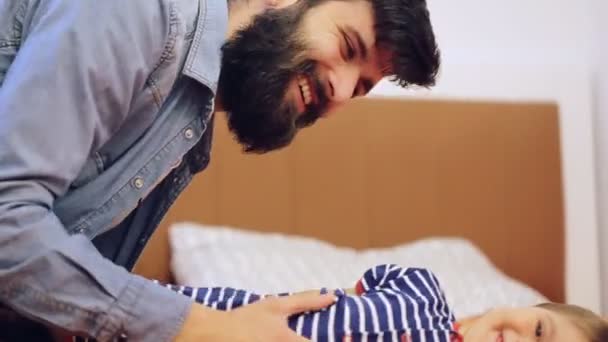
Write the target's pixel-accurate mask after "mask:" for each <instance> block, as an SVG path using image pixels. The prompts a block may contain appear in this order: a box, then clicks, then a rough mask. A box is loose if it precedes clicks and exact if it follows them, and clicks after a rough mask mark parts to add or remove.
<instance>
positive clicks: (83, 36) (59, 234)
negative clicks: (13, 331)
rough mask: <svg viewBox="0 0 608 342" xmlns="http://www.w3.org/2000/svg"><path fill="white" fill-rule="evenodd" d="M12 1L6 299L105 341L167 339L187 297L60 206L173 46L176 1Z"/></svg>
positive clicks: (6, 103) (0, 185)
mask: <svg viewBox="0 0 608 342" xmlns="http://www.w3.org/2000/svg"><path fill="white" fill-rule="evenodd" d="M8 1H9V2H8V4H10V1H13V3H16V2H19V1H20V3H22V4H24V6H26V7H27V11H26V12H25V15H24V16H23V18H21V22H20V23H19V24H20V25H22V26H23V27H22V28H21V29H22V30H23V41H22V44H21V46H20V49H19V52H18V53H17V55H16V57H15V59H14V61H13V62H12V64H11V66H10V68H9V69H8V71H7V73H6V77H5V79H4V82H3V84H2V87H1V88H0V301H2V302H3V303H5V304H6V305H8V306H10V307H12V308H13V309H14V310H16V311H17V312H19V313H21V314H23V315H24V316H26V317H30V318H32V319H34V320H37V321H40V322H43V323H45V324H48V325H51V326H55V327H61V328H64V329H67V330H69V331H72V332H78V333H80V334H84V335H88V336H91V337H94V338H97V339H98V340H103V341H105V340H110V339H111V338H112V337H115V336H118V335H120V334H125V335H127V336H128V337H129V339H130V340H134V341H169V340H171V339H172V338H173V336H174V335H175V334H176V333H177V331H178V329H179V327H180V326H181V324H182V322H183V320H184V318H185V315H186V314H187V312H188V310H189V308H190V306H191V305H192V304H191V303H192V301H191V300H189V299H188V298H187V297H185V296H181V295H178V294H176V293H174V292H173V291H170V290H168V289H166V288H163V287H160V286H157V285H155V284H153V283H152V282H151V281H149V280H146V279H144V278H141V277H139V276H136V275H133V274H130V273H129V272H127V271H126V270H125V269H123V268H120V267H118V266H116V265H114V264H113V263H111V262H110V261H108V260H106V259H104V258H103V257H102V256H101V255H100V254H99V253H98V252H97V251H96V250H95V248H94V246H93V245H92V243H91V242H90V241H89V240H88V239H87V238H86V237H85V236H83V235H72V236H70V235H68V234H67V233H66V230H65V227H64V226H63V225H62V222H61V221H60V220H59V218H58V217H57V216H56V215H55V214H54V212H53V203H54V200H55V199H56V198H57V197H60V196H62V194H64V193H65V192H66V191H67V189H68V188H69V185H70V183H71V182H72V181H73V180H74V178H75V177H76V175H77V174H78V172H79V170H80V168H81V167H82V165H83V163H84V162H85V160H86V157H87V156H88V155H89V154H90V153H91V151H92V150H93V149H94V148H96V147H98V146H100V145H101V144H103V143H104V142H105V141H107V139H108V138H109V137H110V136H111V134H112V133H113V132H114V131H115V130H116V129H117V128H118V127H119V126H120V124H121V122H122V121H123V120H124V117H125V116H126V115H127V113H128V112H129V106H130V102H131V101H132V99H133V98H135V97H136V95H137V94H138V92H141V91H143V89H144V86H145V82H146V79H147V77H148V75H149V74H150V73H151V72H152V70H153V68H155V66H156V65H157V63H158V62H159V60H161V59H162V58H165V57H166V56H165V55H164V54H165V53H166V51H167V50H166V49H167V46H170V45H171V44H170V42H168V40H169V39H170V37H169V34H168V32H170V29H169V26H170V25H171V24H172V20H171V19H170V18H169V14H168V11H169V10H168V9H167V8H166V5H165V4H164V3H162V2H161V0H134V1H119V0H103V1H97V0H95V1H92V0H91V1H88V0H78V1H72V0H36V1H34V0H31V1H30V0H8ZM5 4H7V3H3V6H4V5H5ZM3 6H0V20H7V19H6V18H5V16H4V15H3V14H4V13H1V12H2V10H3V8H4V7H6V6H4V7H3ZM3 26H7V25H3ZM17 26H18V25H17Z"/></svg>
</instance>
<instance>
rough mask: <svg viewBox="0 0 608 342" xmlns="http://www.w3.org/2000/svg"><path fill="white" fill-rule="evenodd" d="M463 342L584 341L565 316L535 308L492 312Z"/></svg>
mask: <svg viewBox="0 0 608 342" xmlns="http://www.w3.org/2000/svg"><path fill="white" fill-rule="evenodd" d="M463 337H464V341H465V342H573V341H577V342H578V341H580V342H586V341H587V339H585V337H584V336H583V335H582V333H581V332H580V331H579V330H578V328H577V327H576V326H575V325H574V324H573V323H572V322H571V321H570V320H569V319H568V318H566V317H564V316H562V315H560V314H557V313H555V312H552V311H549V310H546V309H542V308H537V307H530V308H517V309H500V310H492V311H490V312H488V313H486V314H484V315H483V316H482V317H480V318H479V319H478V320H476V321H475V322H474V323H472V325H471V326H470V328H469V329H467V331H465V332H464V336H463Z"/></svg>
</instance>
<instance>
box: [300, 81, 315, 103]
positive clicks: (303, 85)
mask: <svg viewBox="0 0 608 342" xmlns="http://www.w3.org/2000/svg"><path fill="white" fill-rule="evenodd" d="M298 85H299V86H300V91H301V92H302V97H303V98H304V104H306V105H308V104H310V102H311V101H312V96H311V94H310V84H308V79H307V78H306V77H300V79H299V81H298Z"/></svg>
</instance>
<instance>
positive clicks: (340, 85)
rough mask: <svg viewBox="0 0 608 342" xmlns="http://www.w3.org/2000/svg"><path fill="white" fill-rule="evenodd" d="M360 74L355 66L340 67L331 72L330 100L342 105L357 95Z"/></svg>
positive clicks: (334, 103) (345, 65)
mask: <svg viewBox="0 0 608 342" xmlns="http://www.w3.org/2000/svg"><path fill="white" fill-rule="evenodd" d="M359 74H360V72H359V70H358V68H357V67H356V66H355V65H347V64H344V65H340V66H337V67H335V68H334V69H333V70H331V71H330V72H329V75H328V78H329V88H330V89H329V100H330V102H332V104H333V105H341V104H343V103H344V102H346V101H348V100H349V99H350V98H352V97H353V96H354V94H355V89H356V87H357V83H358V82H359V76H360V75H359Z"/></svg>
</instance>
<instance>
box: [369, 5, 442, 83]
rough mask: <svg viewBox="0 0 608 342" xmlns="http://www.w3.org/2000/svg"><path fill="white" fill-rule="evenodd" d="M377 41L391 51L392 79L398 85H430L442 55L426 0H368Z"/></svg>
mask: <svg viewBox="0 0 608 342" xmlns="http://www.w3.org/2000/svg"><path fill="white" fill-rule="evenodd" d="M369 1H370V2H371V3H372V6H373V9H374V19H375V30H376V44H377V45H378V46H379V47H381V48H386V49H388V50H389V51H390V52H391V53H392V58H391V60H392V65H391V66H392V70H391V75H390V76H392V80H393V81H395V82H397V83H398V84H399V85H400V86H402V87H406V86H410V85H418V86H422V87H431V86H433V85H435V79H436V77H437V74H438V72H439V66H440V63H441V61H440V60H441V57H440V52H439V48H438V47H437V43H436V42H435V34H434V33H433V27H432V25H431V20H430V15H429V11H428V9H427V5H426V1H425V0H369Z"/></svg>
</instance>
